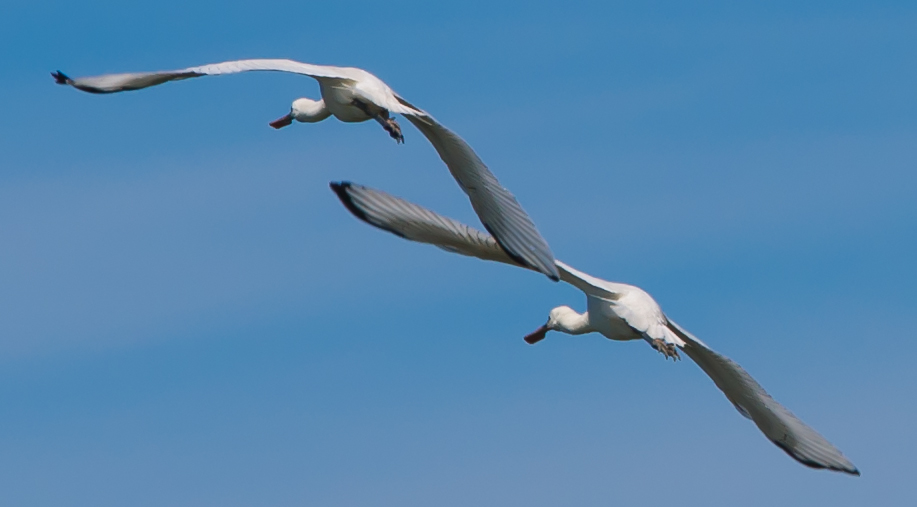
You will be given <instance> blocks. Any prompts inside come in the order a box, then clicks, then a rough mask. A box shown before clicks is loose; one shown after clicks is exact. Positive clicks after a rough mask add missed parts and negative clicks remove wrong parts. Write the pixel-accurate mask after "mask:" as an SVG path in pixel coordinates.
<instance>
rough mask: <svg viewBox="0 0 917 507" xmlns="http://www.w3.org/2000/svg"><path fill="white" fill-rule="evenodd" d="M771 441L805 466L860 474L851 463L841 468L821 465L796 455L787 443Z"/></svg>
mask: <svg viewBox="0 0 917 507" xmlns="http://www.w3.org/2000/svg"><path fill="white" fill-rule="evenodd" d="M771 442H773V443H774V445H776V446H777V447H779V448H780V449H782V450H783V452H785V453H787V454H789V455H790V457H791V458H793V459H795V460H796V461H798V462H800V463H802V464H803V465H805V466H807V467H810V468H816V469H820V470H833V471H835V472H844V473H846V474H850V475H855V476H857V477H859V476H860V471H859V470H858V469H857V467H853V466H852V465H851V466H852V468H841V467H834V466H826V465H823V464H821V463H818V462H815V461H812V460H810V459H808V458H804V457H802V456H800V455H798V454H797V453H796V451H794V450H793V449H791V448H789V447H788V446H787V445H785V444H783V443H782V442H778V441H776V440H771Z"/></svg>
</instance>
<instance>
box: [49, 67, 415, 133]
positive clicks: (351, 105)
mask: <svg viewBox="0 0 917 507" xmlns="http://www.w3.org/2000/svg"><path fill="white" fill-rule="evenodd" d="M257 70H260V71H275V72H292V73H294V74H302V75H305V76H310V77H313V78H315V79H316V80H317V81H318V85H319V87H320V88H321V94H322V98H321V100H318V101H315V100H312V99H306V98H302V99H297V100H295V101H293V106H292V107H291V108H290V112H289V113H288V114H286V115H285V116H283V117H281V118H279V119H277V120H274V121H272V122H271V126H272V127H274V128H277V129H279V128H281V127H286V126H287V125H290V124H291V123H293V120H296V121H299V122H303V123H315V122H320V121H322V120H324V119H325V118H327V117H329V116H332V115H333V116H334V117H335V118H337V119H339V120H341V121H343V122H348V123H355V122H362V121H366V120H369V119H374V120H376V121H377V122H379V123H380V124H381V125H382V128H384V129H385V130H386V132H388V133H389V135H390V136H392V138H393V139H395V141H396V142H399V143H402V142H404V136H403V135H402V134H401V127H400V126H399V125H398V122H397V121H395V118H393V117H392V116H391V114H392V113H398V114H404V115H419V116H424V115H425V113H424V112H423V111H420V110H419V109H416V108H414V107H413V106H411V105H410V104H408V103H407V102H405V101H404V100H403V99H402V98H401V97H399V96H398V94H396V93H395V92H394V91H393V90H392V89H391V88H389V86H388V85H387V84H385V83H384V82H383V81H382V80H381V79H379V78H377V77H376V76H374V75H372V74H370V73H369V72H366V71H365V70H363V69H357V68H354V67H332V66H328V65H313V64H309V63H301V62H296V61H293V60H282V59H256V60H235V61H230V62H223V63H212V64H208V65H201V66H199V67H189V68H187V69H181V70H166V71H160V72H133V73H127V74H105V75H103V76H92V77H80V78H76V79H71V78H70V77H68V76H67V75H65V74H64V73H63V72H61V71H57V72H52V73H51V75H52V76H53V77H54V80H55V81H56V82H57V83H58V84H62V85H70V86H72V87H74V88H77V89H79V90H83V91H85V92H89V93H116V92H123V91H129V90H140V89H142V88H148V87H150V86H156V85H159V84H162V83H167V82H169V81H179V80H182V79H188V78H192V77H201V76H216V75H220V74H236V73H239V72H249V71H257Z"/></svg>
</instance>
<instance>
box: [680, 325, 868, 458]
mask: <svg viewBox="0 0 917 507" xmlns="http://www.w3.org/2000/svg"><path fill="white" fill-rule="evenodd" d="M668 323H669V329H671V330H672V331H673V332H674V333H675V334H676V335H678V336H679V337H680V338H681V339H682V340H684V341H685V345H684V346H683V347H682V350H683V351H684V352H685V354H687V355H688V357H690V358H691V359H692V360H693V361H694V362H695V363H697V365H698V366H700V368H701V369H702V370H704V372H705V373H706V374H707V375H708V376H709V377H710V378H711V379H712V380H713V382H714V383H715V384H716V386H717V387H719V388H720V391H723V394H725V395H726V398H728V399H729V401H731V402H732V404H733V405H735V407H736V409H737V410H738V411H739V413H741V414H742V415H744V416H745V417H747V418H749V419H751V420H752V421H753V422H754V423H755V425H756V426H758V429H760V430H761V432H762V433H764V436H766V437H767V438H768V439H770V441H771V442H773V443H774V444H776V445H777V447H779V448H781V449H783V450H784V451H786V453H787V454H789V455H790V456H791V457H793V458H794V459H796V460H797V461H799V462H800V463H802V464H803V465H807V466H810V467H812V468H827V469H829V470H836V471H840V472H846V473H848V474H853V475H860V472H859V470H857V468H856V467H855V466H854V465H853V463H851V462H850V460H848V459H847V458H846V457H844V455H843V453H841V451H840V450H839V449H838V448H837V447H834V446H833V445H831V443H830V442H828V441H827V440H825V438H824V437H823V436H821V435H819V434H818V432H816V431H815V430H814V429H812V428H811V427H809V426H808V425H807V424H806V423H804V422H802V421H801V420H799V418H798V417H796V416H795V415H793V413H792V412H790V411H789V410H787V409H786V408H785V407H784V406H783V405H781V404H779V403H777V401H776V400H774V399H773V398H771V396H770V395H769V394H767V391H765V390H764V388H763V387H761V384H759V383H758V382H757V381H755V379H753V378H752V377H751V375H749V374H748V372H746V371H745V370H744V369H742V367H741V366H739V365H738V364H736V362H735V361H733V360H731V359H729V358H728V357H726V356H723V355H721V354H718V353H716V352H715V351H713V350H712V349H710V347H708V346H707V345H706V344H704V342H702V341H700V340H698V339H697V338H696V337H694V335H692V334H691V333H689V332H687V331H686V330H684V329H683V328H682V327H681V326H679V325H678V324H676V323H675V322H673V321H672V320H671V319H669V320H668Z"/></svg>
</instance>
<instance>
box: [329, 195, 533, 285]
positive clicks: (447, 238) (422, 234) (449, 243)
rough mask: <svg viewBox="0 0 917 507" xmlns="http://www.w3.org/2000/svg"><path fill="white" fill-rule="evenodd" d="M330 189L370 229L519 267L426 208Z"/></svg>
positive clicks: (488, 242)
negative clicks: (369, 226)
mask: <svg viewBox="0 0 917 507" xmlns="http://www.w3.org/2000/svg"><path fill="white" fill-rule="evenodd" d="M331 189H332V190H334V192H335V193H336V194H337V196H338V198H339V199H340V200H341V202H342V203H343V204H344V206H346V207H347V209H348V210H349V211H350V212H351V213H353V215H354V216H356V217H357V218H359V219H360V220H363V221H364V222H366V223H368V224H370V225H372V226H374V227H378V228H380V229H382V230H385V231H388V232H391V233H393V234H395V235H397V236H401V237H402V238H405V239H409V240H411V241H417V242H420V243H428V244H431V245H435V246H438V247H439V248H442V249H443V250H447V251H449V252H455V253H460V254H462V255H468V256H471V257H477V258H479V259H484V260H488V261H497V262H503V263H505V264H512V265H514V266H518V265H519V264H518V263H516V262H515V261H513V259H511V258H510V256H509V255H507V254H506V252H504V251H503V249H502V248H500V246H499V245H497V242H496V241H494V239H493V237H491V236H490V235H489V234H487V233H485V232H482V231H479V230H476V229H473V228H471V227H468V226H467V225H465V224H463V223H461V222H458V221H456V220H452V219H451V218H446V217H444V216H442V215H439V214H438V213H436V212H434V211H431V210H429V209H427V208H424V207H421V206H418V205H416V204H412V203H410V202H408V201H405V200H404V199H400V198H398V197H395V196H393V195H390V194H387V193H385V192H381V191H379V190H374V189H371V188H367V187H364V186H362V185H357V184H354V183H350V182H342V183H332V184H331ZM523 267H525V266H523Z"/></svg>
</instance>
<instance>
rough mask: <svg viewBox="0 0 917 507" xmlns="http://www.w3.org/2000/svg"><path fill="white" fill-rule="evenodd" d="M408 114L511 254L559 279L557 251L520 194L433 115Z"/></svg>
mask: <svg viewBox="0 0 917 507" xmlns="http://www.w3.org/2000/svg"><path fill="white" fill-rule="evenodd" d="M402 101H403V99H402ZM405 103H406V102H405ZM405 117H406V118H407V119H408V120H409V121H410V122H411V123H413V124H414V126H415V127H417V129H418V130H420V132H421V133H423V135H424V136H426V138H427V139H428V140H429V141H430V143H431V144H432V145H433V148H434V149H436V152H437V153H438V154H439V156H440V158H442V160H443V162H445V163H446V166H447V167H448V168H449V172H451V173H452V176H453V177H454V178H455V180H456V181H457V182H458V184H459V186H460V187H462V190H464V191H465V193H466V194H467V195H468V198H469V199H470V200H471V206H472V207H473V208H474V211H475V212H476V213H477V215H478V217H479V218H480V219H481V223H483V224H484V227H485V228H486V229H487V230H488V232H490V233H491V234H492V235H493V236H494V238H495V239H496V241H497V243H498V244H499V245H500V247H502V248H503V250H504V251H506V253H507V255H509V256H510V257H512V258H513V260H515V261H516V262H518V263H519V264H522V265H525V266H527V267H530V268H531V269H534V270H535V271H539V272H541V273H544V274H545V275H547V276H548V277H549V278H551V279H552V280H555V281H556V280H559V279H560V275H559V273H558V271H557V267H556V266H555V265H554V254H553V253H552V252H551V248H550V247H549V246H548V243H547V241H545V240H544V238H543V237H542V236H541V233H539V232H538V229H537V228H536V227H535V224H534V223H533V222H532V219H531V218H530V217H529V215H528V214H527V213H526V212H525V210H523V209H522V206H521V205H520V204H519V201H517V200H516V197H515V196H513V194H512V193H510V191H509V190H507V189H506V188H504V187H503V186H502V185H501V184H500V182H499V181H497V178H496V176H494V174H493V173H492V172H490V169H488V168H487V166H486V165H484V162H483V161H482V160H481V159H480V157H478V155H477V154H476V153H475V152H474V150H472V149H471V146H469V145H468V143H466V142H465V140H464V139H462V138H461V137H459V136H458V135H457V134H455V133H454V132H452V131H451V130H449V129H447V128H446V127H445V126H443V125H441V124H440V123H439V122H437V121H436V120H435V119H434V118H433V117H432V116H429V115H424V116H416V115H405Z"/></svg>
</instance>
